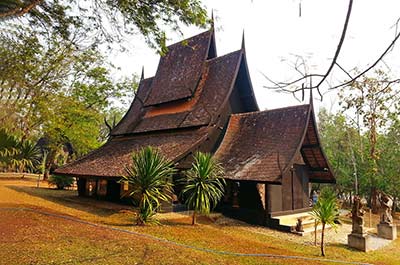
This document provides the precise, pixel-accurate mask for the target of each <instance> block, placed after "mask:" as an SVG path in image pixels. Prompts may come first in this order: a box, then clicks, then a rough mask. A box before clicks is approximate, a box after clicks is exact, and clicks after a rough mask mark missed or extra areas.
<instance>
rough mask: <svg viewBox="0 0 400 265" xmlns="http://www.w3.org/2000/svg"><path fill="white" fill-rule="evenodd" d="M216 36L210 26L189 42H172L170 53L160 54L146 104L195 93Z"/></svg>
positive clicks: (169, 100) (182, 97)
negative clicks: (209, 28)
mask: <svg viewBox="0 0 400 265" xmlns="http://www.w3.org/2000/svg"><path fill="white" fill-rule="evenodd" d="M213 38H214V31H213V30H208V31H206V32H204V33H201V34H199V35H196V36H194V37H191V38H189V39H187V40H186V41H185V42H178V43H175V44H173V45H170V46H168V53H167V54H166V55H165V56H163V57H161V58H160V62H159V65H158V69H157V73H156V75H155V77H154V80H153V82H152V84H151V91H150V94H149V96H148V97H147V99H146V101H145V106H152V105H157V104H162V103H166V102H172V101H176V100H181V99H185V98H189V97H191V96H192V95H193V94H194V92H195V90H196V88H197V85H198V83H199V80H200V77H201V73H202V70H203V66H204V62H205V60H206V59H207V57H208V54H209V49H210V45H211V43H212V39H213Z"/></svg>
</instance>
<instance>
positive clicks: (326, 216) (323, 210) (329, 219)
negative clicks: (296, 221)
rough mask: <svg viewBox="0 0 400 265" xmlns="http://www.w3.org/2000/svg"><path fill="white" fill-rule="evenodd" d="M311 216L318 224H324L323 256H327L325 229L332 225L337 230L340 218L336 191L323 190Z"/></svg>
mask: <svg viewBox="0 0 400 265" xmlns="http://www.w3.org/2000/svg"><path fill="white" fill-rule="evenodd" d="M311 215H312V216H313V217H314V218H315V220H316V222H317V224H319V223H320V224H322V230H321V255H322V256H325V247H324V236H325V227H326V225H330V226H331V227H332V228H336V222H337V221H338V218H339V207H338V203H337V199H336V194H335V193H334V191H332V190H330V189H327V188H325V189H322V191H321V195H320V196H319V198H318V201H317V203H316V204H315V205H314V207H313V209H312V211H311Z"/></svg>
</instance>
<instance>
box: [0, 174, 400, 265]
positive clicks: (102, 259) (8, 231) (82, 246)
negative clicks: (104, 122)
mask: <svg viewBox="0 0 400 265" xmlns="http://www.w3.org/2000/svg"><path fill="white" fill-rule="evenodd" d="M24 207H25V208H30V209H37V210H39V211H45V212H51V213H56V214H60V215H63V216H70V217H73V218H76V219H79V220H84V221H88V222H91V223H95V224H101V225H102V226H101V227H95V226H92V225H88V224H83V223H79V222H74V221H71V220H67V219H63V218H59V217H55V216H48V215H43V214H41V213H38V212H32V211H23V210H16V209H14V208H24ZM0 208H2V209H0V257H1V258H0V264H94V263H95V264H307V265H309V264H335V263H331V262H328V261H315V260H313V261H310V260H301V259H283V258H273V257H244V256H241V257H240V256H231V255H223V254H221V253H211V252H206V251H202V250H198V249H191V248H186V247H182V246H179V245H175V244H171V243H169V242H160V241H157V240H154V238H148V237H143V236H140V235H135V234H129V233H125V232H121V231H116V230H112V229H109V228H112V227H115V228H119V229H123V230H127V231H132V232H136V233H140V234H144V235H151V236H155V237H158V238H161V239H167V240H170V241H173V242H176V243H181V244H186V245H190V246H193V247H197V248H205V249H212V250H218V251H227V252H236V253H268V254H277V255H290V256H303V257H308V258H320V256H319V253H320V252H319V247H315V246H313V245H312V244H307V243H304V242H302V241H301V240H297V241H296V238H299V239H301V238H300V237H296V236H293V235H289V234H286V233H281V232H276V231H273V230H270V229H268V228H261V227H254V226H251V225H247V224H244V223H241V222H235V221H230V220H229V219H227V218H223V217H219V218H218V217H216V218H215V219H214V220H211V219H209V218H200V220H199V224H198V225H197V226H194V227H193V226H191V225H190V217H189V216H186V215H179V214H161V215H160V220H161V223H162V225H160V226H146V227H137V226H134V225H132V223H133V216H134V212H133V211H132V210H131V209H130V208H129V207H128V206H124V205H118V204H113V203H109V202H101V201H96V200H92V199H87V198H78V197H77V194H76V191H73V190H66V191H58V190H53V189H49V188H48V187H47V185H46V184H43V183H41V188H36V182H35V179H34V178H32V179H31V180H29V179H28V180H20V179H18V178H8V177H7V178H3V177H2V176H0ZM6 208H13V209H6ZM104 226H106V227H104ZM399 251H400V241H399V240H396V241H394V242H392V243H391V244H390V245H388V246H386V247H384V248H382V249H380V250H377V251H374V252H370V253H367V254H366V253H362V252H358V251H354V250H352V249H349V248H347V247H346V246H345V245H344V244H340V243H335V244H329V245H328V246H327V248H326V254H327V257H326V259H335V260H345V261H352V262H365V263H372V264H400V255H398V254H397V253H398V252H399Z"/></svg>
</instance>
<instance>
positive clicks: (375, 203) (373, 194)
mask: <svg viewBox="0 0 400 265" xmlns="http://www.w3.org/2000/svg"><path fill="white" fill-rule="evenodd" d="M371 209H372V213H373V214H377V213H378V211H379V207H378V191H377V189H376V187H372V188H371Z"/></svg>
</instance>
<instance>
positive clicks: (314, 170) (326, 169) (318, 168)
mask: <svg viewBox="0 0 400 265" xmlns="http://www.w3.org/2000/svg"><path fill="white" fill-rule="evenodd" d="M310 171H312V172H328V171H329V169H328V168H326V167H312V168H310Z"/></svg>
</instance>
